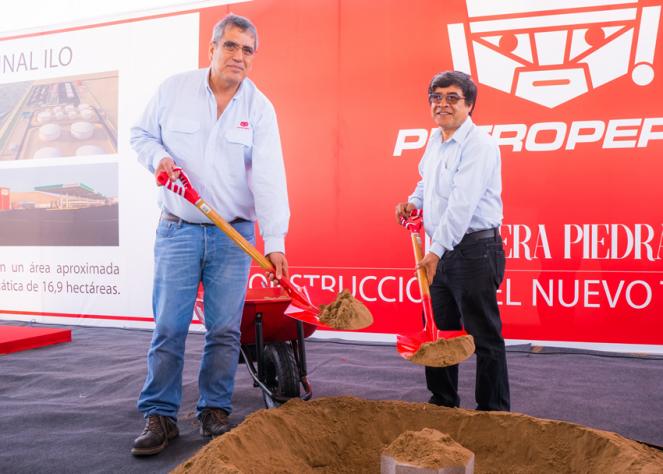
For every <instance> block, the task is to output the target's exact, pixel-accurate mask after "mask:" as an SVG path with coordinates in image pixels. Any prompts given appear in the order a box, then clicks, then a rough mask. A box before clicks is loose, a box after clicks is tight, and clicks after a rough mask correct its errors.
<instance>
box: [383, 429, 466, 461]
mask: <svg viewBox="0 0 663 474" xmlns="http://www.w3.org/2000/svg"><path fill="white" fill-rule="evenodd" d="M382 456H390V457H391V458H393V459H394V460H396V461H398V462H400V463H405V464H409V465H412V466H416V467H420V468H421V467H426V468H430V469H436V468H439V467H440V466H442V467H450V466H453V467H465V466H467V465H468V464H470V463H473V461H474V453H472V452H471V451H470V450H468V449H465V448H464V447H462V446H461V445H460V444H458V443H456V442H455V441H454V439H453V438H452V437H451V436H449V435H448V434H446V433H441V432H439V431H437V430H434V429H431V428H424V429H423V430H421V431H406V432H404V433H402V434H401V435H400V436H399V437H398V438H396V439H395V440H394V441H393V443H391V444H390V445H389V446H387V447H386V448H385V449H384V451H382ZM383 464H386V463H385V461H384V459H383Z"/></svg>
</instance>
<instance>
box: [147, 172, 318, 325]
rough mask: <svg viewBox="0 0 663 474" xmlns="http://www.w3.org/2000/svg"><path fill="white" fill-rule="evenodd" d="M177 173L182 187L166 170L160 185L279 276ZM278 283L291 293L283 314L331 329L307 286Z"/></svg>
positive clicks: (161, 177)
mask: <svg viewBox="0 0 663 474" xmlns="http://www.w3.org/2000/svg"><path fill="white" fill-rule="evenodd" d="M174 170H175V171H179V172H180V177H179V181H180V182H181V183H182V184H181V185H179V184H177V183H175V182H173V181H171V180H170V179H169V177H168V173H166V172H165V171H163V172H161V173H159V175H158V176H157V181H158V183H159V184H161V185H163V186H165V187H166V189H168V190H169V191H172V192H173V193H175V194H179V195H180V196H182V197H183V198H184V199H186V200H187V201H189V202H190V203H191V204H193V205H194V206H196V207H197V208H198V209H200V211H201V212H202V213H203V214H205V215H206V216H207V217H208V218H209V220H211V221H212V222H213V223H214V224H215V225H216V226H217V227H218V228H219V229H221V230H222V231H223V233H224V234H226V235H227V236H228V237H229V238H230V239H231V240H232V241H233V242H235V244H237V245H238V246H239V247H240V248H241V249H242V250H244V252H246V253H247V254H249V256H250V257H251V258H252V259H253V260H254V261H255V262H256V263H257V264H258V265H260V267H262V268H263V269H264V270H266V271H268V272H271V273H273V274H274V275H276V270H275V269H274V266H273V265H272V262H270V261H269V260H268V259H267V257H265V256H264V255H263V254H262V253H260V251H259V250H258V249H257V248H255V247H254V246H253V245H252V244H251V243H250V242H249V241H248V240H246V239H245V238H244V236H242V234H240V233H239V232H237V231H236V230H235V228H234V227H233V226H231V225H230V224H228V223H227V222H226V221H225V220H224V219H223V218H222V217H221V216H220V215H219V214H217V213H216V211H214V209H212V208H211V207H210V206H209V205H208V204H207V203H206V202H205V201H204V200H203V199H202V198H201V197H200V195H199V194H198V192H197V191H196V190H195V189H194V188H193V186H191V182H190V181H189V178H187V176H186V174H185V173H184V171H183V170H182V168H178V167H176V168H174ZM278 282H279V284H280V285H281V287H283V289H284V290H285V291H286V293H288V296H289V297H290V299H291V302H290V306H288V308H287V309H286V310H285V312H284V314H286V315H287V316H290V317H291V318H293V319H297V320H299V321H302V322H304V323H308V324H313V325H315V326H318V327H321V328H328V327H329V326H327V325H325V324H324V323H322V322H320V319H319V317H318V316H319V314H320V308H318V307H317V306H315V305H314V304H313V303H312V302H311V298H310V297H309V295H308V292H307V291H306V288H305V287H301V288H300V287H298V286H296V285H295V284H294V283H292V282H291V281H290V280H289V279H288V277H286V276H282V277H281V278H279V279H278Z"/></svg>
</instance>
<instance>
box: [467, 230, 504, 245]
mask: <svg viewBox="0 0 663 474" xmlns="http://www.w3.org/2000/svg"><path fill="white" fill-rule="evenodd" d="M497 237H500V231H499V229H497V228H494V229H486V230H477V231H476V232H471V233H469V234H465V236H464V237H463V240H462V241H461V242H476V241H477V240H481V239H496V238H497Z"/></svg>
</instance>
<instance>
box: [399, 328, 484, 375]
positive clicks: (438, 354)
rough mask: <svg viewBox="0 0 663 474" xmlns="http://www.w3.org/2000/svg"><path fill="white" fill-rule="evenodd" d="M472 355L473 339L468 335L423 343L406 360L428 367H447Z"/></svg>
mask: <svg viewBox="0 0 663 474" xmlns="http://www.w3.org/2000/svg"><path fill="white" fill-rule="evenodd" d="M472 354H474V338H473V337H472V336H470V335H469V334H467V335H465V336H458V337H452V338H449V339H438V340H437V341H434V342H425V343H423V344H422V345H421V346H420V347H419V350H417V352H415V353H414V355H413V356H412V357H410V358H409V359H408V360H409V361H410V362H412V363H415V364H419V365H427V366H428V367H448V366H450V365H456V364H458V363H460V362H463V361H464V360H465V359H467V358H468V357H469V356H471V355H472Z"/></svg>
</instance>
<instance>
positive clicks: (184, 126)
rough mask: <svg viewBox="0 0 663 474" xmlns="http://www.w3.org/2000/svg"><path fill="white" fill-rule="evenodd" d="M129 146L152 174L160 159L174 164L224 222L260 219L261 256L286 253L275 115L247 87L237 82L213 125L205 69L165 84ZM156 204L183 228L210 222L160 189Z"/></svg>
mask: <svg viewBox="0 0 663 474" xmlns="http://www.w3.org/2000/svg"><path fill="white" fill-rule="evenodd" d="M131 145H132V147H133V148H134V150H136V152H137V153H138V160H139V161H140V163H142V164H143V165H144V166H145V167H146V168H147V169H148V170H150V171H151V172H152V173H153V172H154V170H155V169H156V167H157V166H158V164H159V162H160V161H161V160H162V159H163V158H164V157H167V156H169V157H171V158H173V160H174V161H175V163H176V164H177V165H178V166H180V167H182V169H184V172H185V173H186V174H187V176H188V177H189V180H190V181H191V184H192V186H193V187H194V188H195V189H196V190H197V191H198V192H199V193H200V196H201V197H202V198H203V199H204V200H205V201H206V202H207V203H208V204H209V205H210V206H211V207H212V208H213V209H214V210H216V211H217V212H218V213H219V215H221V217H223V218H224V219H226V220H228V221H231V220H233V219H235V218H242V219H246V220H250V221H255V220H256V219H257V220H258V223H259V226H260V232H261V235H262V236H263V239H264V241H265V254H268V253H270V252H275V251H280V252H284V251H285V244H284V239H285V235H286V233H287V231H288V221H289V219H290V210H289V207H288V194H287V188H286V178H285V167H284V164H283V154H282V151H281V140H280V137H279V129H278V124H277V121H276V112H275V111H274V106H273V105H272V104H271V102H270V101H269V100H268V99H267V97H265V95H264V94H263V93H262V92H260V91H259V90H258V89H257V88H256V86H255V84H254V83H253V82H252V81H251V80H249V79H248V78H245V79H244V80H243V81H242V83H241V84H240V87H239V89H238V91H237V93H236V94H235V96H234V97H233V98H232V100H231V101H230V103H229V104H228V106H227V107H226V109H225V110H224V111H223V113H222V114H221V116H220V117H218V119H217V104H216V99H215V97H214V94H213V93H212V90H211V89H210V85H209V69H199V70H196V71H190V72H185V73H182V74H178V75H175V76H173V77H171V78H169V79H167V80H166V81H164V82H163V84H161V86H160V87H159V90H158V92H157V93H156V95H155V96H154V97H153V98H152V100H151V101H150V103H149V104H148V106H147V108H146V109H145V112H144V113H143V116H142V117H141V119H140V120H139V121H138V122H137V123H136V125H135V126H134V127H133V128H132V129H131ZM159 204H160V206H161V207H162V209H165V210H167V211H168V212H170V213H171V214H174V215H176V216H178V217H180V218H181V219H184V220H185V221H188V222H195V223H202V222H210V221H209V219H208V218H207V217H206V216H205V215H204V214H203V213H202V212H201V211H200V210H198V209H196V207H195V206H193V205H192V204H190V203H189V202H187V201H186V200H184V199H183V198H182V197H180V196H178V195H176V194H174V193H172V192H170V191H167V190H166V189H165V188H164V187H162V188H160V191H159Z"/></svg>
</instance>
